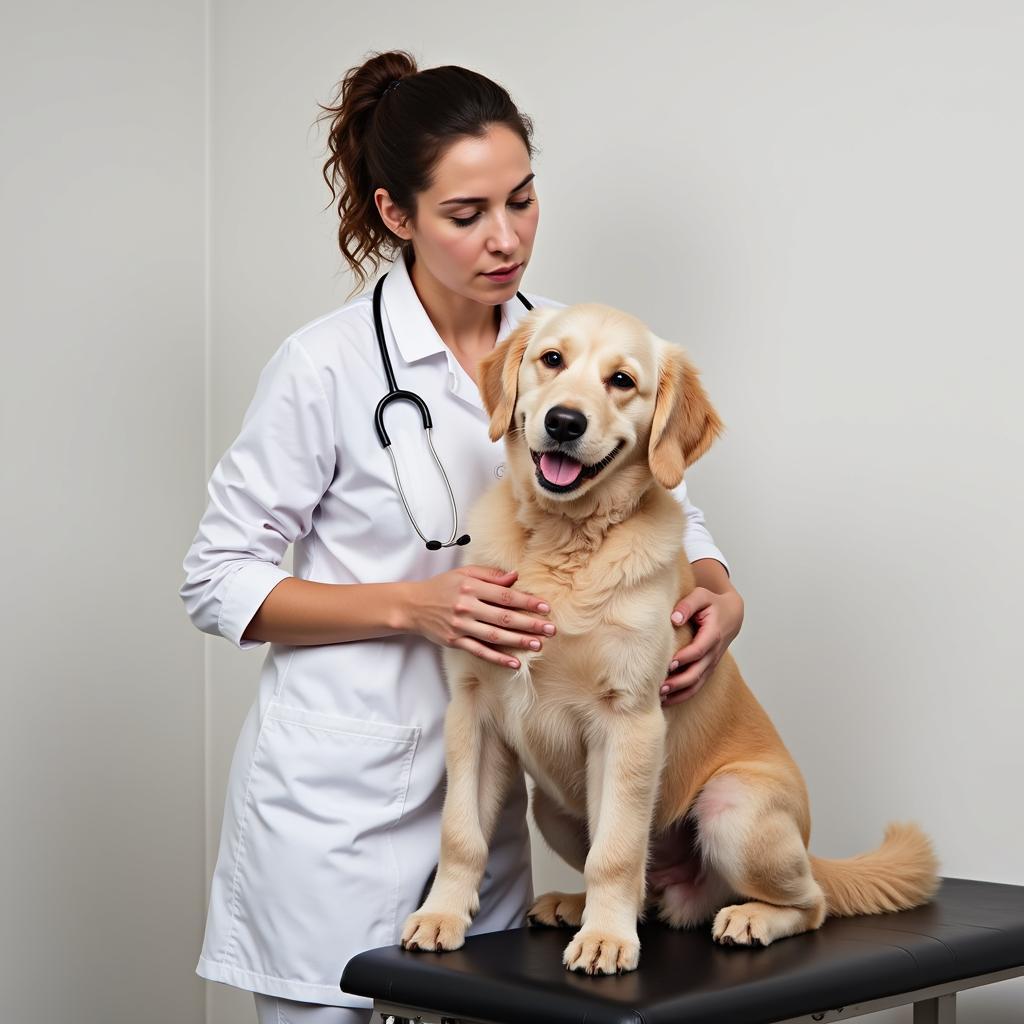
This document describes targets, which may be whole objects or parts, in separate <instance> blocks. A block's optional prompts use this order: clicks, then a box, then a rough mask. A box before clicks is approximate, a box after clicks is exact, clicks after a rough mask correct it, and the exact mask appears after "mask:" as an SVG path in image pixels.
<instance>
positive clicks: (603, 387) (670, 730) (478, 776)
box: [402, 303, 938, 974]
mask: <svg viewBox="0 0 1024 1024" xmlns="http://www.w3.org/2000/svg"><path fill="white" fill-rule="evenodd" d="M478 380H479V383H480V393H481V397H482V399H483V402H484V406H485V408H486V410H487V412H488V414H489V415H490V417H491V421H490V437H491V439H492V440H494V441H497V440H498V439H500V438H501V437H503V436H504V437H505V439H506V441H505V443H506V450H507V471H506V474H505V476H504V478H503V479H502V480H501V482H500V483H498V484H496V485H495V486H494V487H492V488H490V489H489V490H488V491H487V492H486V493H485V494H484V495H483V496H482V497H481V498H480V500H479V501H477V502H476V503H475V505H474V506H473V509H472V510H471V512H470V515H469V517H468V524H467V525H468V528H469V532H470V534H471V535H472V538H473V540H472V543H471V544H470V545H469V546H467V550H466V551H465V553H464V564H465V563H467V562H475V563H478V564H488V565H495V566H500V567H504V568H506V569H516V570H518V573H519V578H518V582H517V585H518V586H520V587H522V589H524V590H526V591H528V592H530V593H535V594H540V595H542V596H543V597H544V598H545V600H547V601H548V602H549V604H550V606H551V615H550V618H551V620H552V621H553V622H554V623H555V624H556V626H557V634H556V635H555V636H553V637H547V638H545V640H544V646H543V649H542V650H541V651H540V652H533V651H527V650H519V649H515V650H514V651H513V649H512V648H504V650H506V651H508V652H509V653H514V654H515V656H516V657H518V658H519V659H520V666H521V667H520V668H519V669H518V670H512V669H509V668H504V667H502V666H501V665H497V664H491V663H489V662H485V661H483V660H482V659H480V658H478V657H476V656H475V655H473V654H470V653H469V652H466V651H462V650H460V649H457V648H445V650H444V663H445V670H446V673H447V677H448V683H449V687H450V690H451V703H450V705H449V708H448V712H447V716H446V719H445V750H446V764H447V773H448V785H447V792H446V796H445V802H444V810H443V814H442V838H441V856H440V860H439V865H438V871H437V876H436V878H435V880H434V883H433V886H432V888H431V889H430V892H429V894H428V896H427V898H426V900H425V901H424V903H423V906H422V907H421V908H420V909H419V910H418V911H417V912H416V913H414V914H412V915H411V916H410V917H409V918H408V920H407V921H406V923H405V928H404V931H403V934H402V945H403V946H405V947H406V948H408V949H430V950H447V949H457V948H458V947H459V946H461V945H462V943H463V937H464V934H465V930H466V928H467V926H468V924H469V923H470V921H471V919H472V917H473V914H474V913H475V912H476V910H477V909H478V906H479V896H478V889H479V885H480V880H481V877H482V875H483V871H484V866H485V863H486V860H487V849H488V841H489V836H490V834H491V831H492V829H493V827H494V823H495V820H496V816H497V813H498V810H499V808H500V805H501V802H502V800H503V797H504V794H505V792H506V786H507V783H508V782H509V780H510V779H511V778H512V775H513V773H514V772H516V771H518V770H520V765H521V766H523V767H525V769H526V771H527V772H528V773H529V774H530V775H531V776H532V778H533V780H534V783H535V789H534V803H533V806H534V816H535V819H536V822H537V825H538V827H539V828H540V830H541V833H542V834H543V835H544V837H545V839H546V840H547V841H548V842H549V843H550V845H551V846H552V848H553V849H554V850H555V851H556V852H557V853H559V854H560V855H561V856H562V857H564V858H565V860H566V861H568V862H569V864H571V865H572V866H573V867H575V868H576V869H577V870H580V871H582V872H583V875H584V879H585V881H586V892H585V893H580V894H578V895H569V894H564V893H548V894H547V895H545V896H541V897H540V898H539V899H538V900H537V901H536V903H535V904H534V906H533V908H532V910H531V911H530V920H531V923H541V924H547V925H552V926H556V925H568V926H573V927H576V926H581V927H579V931H577V932H576V934H575V935H574V937H573V938H572V941H571V942H570V943H569V944H568V946H567V947H566V949H565V953H564V956H563V962H564V963H565V965H566V966H567V967H568V968H571V969H574V970H585V971H587V972H588V973H601V974H610V973H614V972H616V971H628V970H632V969H634V968H635V967H636V966H637V963H638V960H639V952H640V943H639V939H638V937H637V930H636V924H637V920H638V918H639V917H641V916H642V914H643V912H644V910H645V908H646V907H648V906H650V907H655V908H656V910H657V914H658V916H659V917H660V918H661V919H662V920H663V921H665V922H667V923H668V924H670V925H673V926H676V927H687V926H693V925H696V924H698V923H701V922H706V921H709V920H710V921H712V928H711V931H712V935H713V937H714V939H715V940H716V941H717V942H719V943H724V944H739V945H756V944H762V945H768V944H769V943H771V942H773V941H774V940H775V939H780V938H783V937H784V936H788V935H796V934H799V933H800V932H804V931H807V930H809V929H813V928H818V927H819V926H820V925H821V923H822V922H823V921H824V920H825V918H826V916H827V915H829V914H832V915H850V914H865V913H880V912H883V911H891V910H898V909H906V908H909V907H912V906H917V905H918V904H920V903H923V902H926V901H927V900H928V899H929V898H930V896H931V895H932V894H933V892H934V891H935V888H936V886H937V881H938V880H937V864H936V860H935V856H934V854H933V852H932V847H931V843H930V841H929V840H928V838H927V837H926V836H925V835H924V834H923V833H922V832H921V831H920V829H918V828H917V826H915V825H912V824H890V825H889V826H888V827H887V829H886V834H885V839H884V841H883V843H882V845H881V846H880V847H879V848H878V849H877V850H875V851H873V852H871V853H867V854H861V855H860V856H857V857H853V858H850V859H847V860H824V859H822V858H819V857H814V856H812V855H810V854H809V853H808V850H807V845H808V841H809V837H810V827H811V823H810V811H809V807H808V797H807V789H806V786H805V783H804V780H803V777H802V775H801V773H800V770H799V768H798V767H797V765H796V763H795V762H794V761H793V758H792V757H791V756H790V754H789V752H788V751H787V749H786V747H785V745H784V744H783V742H782V740H781V738H780V737H779V735H778V733H777V732H776V730H775V728H774V726H773V725H772V723H771V721H770V720H769V718H768V716H767V714H766V713H765V711H764V710H763V708H762V707H761V705H760V704H759V703H758V702H757V700H756V699H755V697H754V695H753V694H752V693H751V692H750V690H749V689H748V688H747V685H746V684H745V683H744V681H743V679H742V677H741V676H740V673H739V670H738V669H737V667H736V663H735V661H734V660H733V658H732V656H731V655H730V654H729V653H728V652H726V654H725V655H724V656H723V657H722V659H721V661H720V662H719V663H718V666H717V668H716V669H715V671H714V673H713V674H712V676H711V677H710V679H708V680H707V682H706V683H705V685H704V686H703V687H702V689H701V690H700V691H699V692H698V693H697V694H696V696H694V697H693V698H691V699H690V700H688V701H685V702H682V703H678V704H674V705H671V706H668V707H665V708H662V706H661V701H660V694H659V691H660V687H661V685H662V683H663V682H664V679H665V671H666V666H667V665H668V662H669V660H670V658H671V657H672V655H673V653H674V652H675V651H676V650H677V649H678V648H680V647H683V646H685V645H686V644H687V643H688V642H689V641H690V639H691V638H692V636H693V633H692V630H691V628H690V626H689V625H688V624H685V623H684V624H683V625H682V626H678V627H675V626H673V625H672V623H671V621H670V618H669V616H670V613H671V610H672V608H673V607H674V605H675V603H676V602H677V601H678V600H679V599H680V598H681V597H683V596H685V595H686V594H687V593H689V592H690V590H692V589H693V586H694V577H693V572H692V569H691V568H690V565H689V562H688V561H687V559H686V556H685V554H684V553H683V550H682V536H683V529H684V525H685V515H684V513H683V511H682V508H681V506H680V505H679V503H678V502H677V501H676V500H675V498H674V497H673V496H672V495H671V494H670V493H669V489H671V488H673V487H676V486H677V485H678V484H679V483H680V481H681V480H682V478H683V471H684V468H685V467H686V466H688V465H690V464H692V463H693V462H694V461H695V460H696V459H697V458H699V457H700V456H701V455H702V454H703V453H704V452H705V451H706V450H707V448H708V447H709V446H710V445H711V443H712V441H713V440H714V438H715V437H716V436H717V434H718V433H719V432H720V431H721V429H722V424H721V422H720V420H719V418H718V416H717V414H716V413H715V411H714V409H713V408H712V407H711V404H710V402H709V401H708V398H707V396H706V394H705V392H704V390H703V388H702V386H701V384H700V382H699V380H698V376H697V373H696V371H695V370H694V368H693V366H692V365H691V363H690V362H689V360H688V359H687V357H686V356H685V355H684V353H683V351H682V350H681V349H680V348H679V347H678V346H676V345H674V344H671V343H669V342H667V341H665V340H663V339H661V338H658V337H657V336H655V335H654V334H652V333H651V331H650V330H649V329H648V328H647V327H646V326H645V325H644V324H643V323H642V322H640V321H639V320H637V319H636V318H635V317H632V316H630V315H628V314H626V313H622V312H620V311H618V310H615V309H612V308H610V307H608V306H604V305H600V304H596V303H587V304H581V305H576V306H570V307H566V308H564V309H556V310H552V309H538V310H534V311H533V312H531V313H529V314H527V315H526V316H525V317H524V318H523V319H522V320H521V321H520V323H519V325H517V327H516V329H515V330H514V331H513V332H512V333H511V334H509V336H508V337H507V338H506V339H505V340H504V341H503V342H502V343H501V344H500V345H498V346H496V347H495V349H494V350H493V351H492V352H491V353H490V354H489V355H488V356H487V357H486V358H485V359H484V360H483V361H482V362H481V363H480V369H479V373H478Z"/></svg>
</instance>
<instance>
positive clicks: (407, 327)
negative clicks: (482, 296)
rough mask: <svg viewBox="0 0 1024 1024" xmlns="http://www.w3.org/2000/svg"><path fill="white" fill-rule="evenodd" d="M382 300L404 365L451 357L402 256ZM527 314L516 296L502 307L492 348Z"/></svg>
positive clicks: (393, 267)
mask: <svg viewBox="0 0 1024 1024" xmlns="http://www.w3.org/2000/svg"><path fill="white" fill-rule="evenodd" d="M381 297H382V299H383V305H384V310H385V313H386V314H387V319H388V323H389V324H390V326H391V337H392V338H393V339H394V342H395V346H396V347H397V348H398V351H399V353H400V354H401V356H402V359H403V360H404V361H405V363H406V364H410V363H415V362H417V361H418V360H420V359H425V358H426V357H427V356H432V355H435V354H436V353H438V352H449V353H450V350H449V349H448V346H447V345H446V344H445V343H444V342H443V341H442V340H441V336H440V335H439V334H438V333H437V330H436V329H435V327H434V325H433V323H431V320H430V317H429V316H427V311H426V310H425V309H424V308H423V303H421V302H420V297H419V296H418V295H417V294H416V289H415V288H414V287H413V283H412V278H411V277H410V276H409V268H408V267H407V266H406V265H405V258H404V255H399V257H398V259H396V260H395V262H394V263H393V264H392V265H391V267H390V269H389V270H388V276H387V278H386V279H385V281H384V288H383V295H382V296H381ZM526 312H527V309H526V307H525V306H524V305H523V304H522V302H520V301H519V299H518V298H517V297H516V296H515V295H513V296H512V298H511V299H509V300H508V301H507V302H503V303H502V304H501V324H500V325H499V327H498V337H497V338H496V340H495V344H497V343H498V342H500V341H502V340H503V339H504V338H505V337H506V336H507V335H508V333H509V332H510V331H511V330H512V328H513V327H515V325H516V323H517V322H518V320H519V318H520V317H521V316H522V315H523V314H524V313H526ZM451 355H452V360H451V361H452V362H454V361H455V357H454V354H451Z"/></svg>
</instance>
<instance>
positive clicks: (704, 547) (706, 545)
mask: <svg viewBox="0 0 1024 1024" xmlns="http://www.w3.org/2000/svg"><path fill="white" fill-rule="evenodd" d="M671 493H672V497H674V498H675V499H676V501H678V502H679V504H680V505H682V506H683V511H684V512H685V513H686V529H685V530H684V532H683V548H684V549H685V550H686V557H687V558H688V559H689V560H690V561H691V562H696V561H697V559H699V558H717V559H718V561H719V562H721V563H722V565H723V566H725V571H726V572H727V573H729V575H730V576H731V575H732V573H731V572H729V563H728V562H727V561H726V560H725V555H723V554H722V552H721V551H719V550H718V548H717V547H716V546H715V541H714V539H713V538H712V536H711V534H710V533H709V532H708V528H707V527H706V526H705V525H704V513H703V512H701V510H700V509H699V508H697V506H696V505H694V504H693V503H692V502H691V501H690V499H689V498H688V497H687V496H686V481H685V480H683V482H682V483H680V484H679V486H678V487H675V488H673V490H672V492H671Z"/></svg>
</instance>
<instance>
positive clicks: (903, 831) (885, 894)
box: [810, 822, 939, 917]
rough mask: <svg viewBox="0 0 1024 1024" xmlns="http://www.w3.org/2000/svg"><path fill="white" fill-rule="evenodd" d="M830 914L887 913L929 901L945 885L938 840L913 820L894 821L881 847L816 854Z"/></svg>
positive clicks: (814, 868) (813, 863) (813, 866)
mask: <svg viewBox="0 0 1024 1024" xmlns="http://www.w3.org/2000/svg"><path fill="white" fill-rule="evenodd" d="M810 859H811V873H812V874H813V875H814V878H815V881H817V883H818V884H819V885H820V886H821V888H822V889H823V890H824V893H825V901H826V909H827V914H828V916H829V917H851V916H853V915H854V914H882V913H886V912H887V911H890V910H909V909H910V908H911V907H917V906H920V905H921V904H922V903H927V902H928V901H929V900H930V899H931V898H932V896H934V895H935V891H936V889H938V887H939V876H938V871H939V862H938V859H937V858H936V856H935V850H934V849H933V847H932V842H931V840H930V839H929V838H928V836H926V835H925V834H924V832H922V831H921V829H920V828H918V826H917V825H914V824H912V823H909V822H908V823H905V824H900V823H896V822H892V823H890V824H889V825H887V826H886V829H885V838H884V839H883V840H882V845H881V846H879V847H878V849H877V850H872V851H870V852H869V853H860V854H857V856H855V857H846V858H844V859H842V860H827V859H825V858H823V857H815V856H814V855H813V854H812V855H811V858H810Z"/></svg>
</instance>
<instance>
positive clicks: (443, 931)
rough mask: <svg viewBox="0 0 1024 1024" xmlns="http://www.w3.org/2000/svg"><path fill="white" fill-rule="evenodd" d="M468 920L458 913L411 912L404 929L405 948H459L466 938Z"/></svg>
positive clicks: (438, 951)
mask: <svg viewBox="0 0 1024 1024" xmlns="http://www.w3.org/2000/svg"><path fill="white" fill-rule="evenodd" d="M467 926H468V922H467V921H466V920H465V918H463V917H460V916H459V915H458V914H431V913H426V912H424V911H422V910H418V911H416V913H415V914H410V915H409V916H408V917H407V918H406V919H405V927H404V928H403V929H402V948H403V949H430V950H433V951H434V952H436V953H442V952H444V951H445V950H451V949H458V948H459V947H460V946H461V945H462V944H463V942H465V940H466V928H467Z"/></svg>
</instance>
